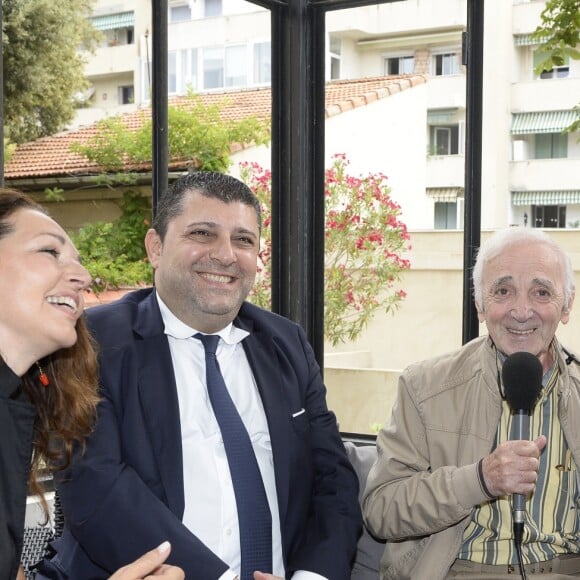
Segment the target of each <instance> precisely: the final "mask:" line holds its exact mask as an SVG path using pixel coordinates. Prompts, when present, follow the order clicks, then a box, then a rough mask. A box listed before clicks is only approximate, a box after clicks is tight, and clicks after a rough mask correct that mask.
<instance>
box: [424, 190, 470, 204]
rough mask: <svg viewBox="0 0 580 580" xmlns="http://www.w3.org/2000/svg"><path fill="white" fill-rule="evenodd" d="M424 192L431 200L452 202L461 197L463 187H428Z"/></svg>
mask: <svg viewBox="0 0 580 580" xmlns="http://www.w3.org/2000/svg"><path fill="white" fill-rule="evenodd" d="M425 193H426V194H427V197H430V198H431V199H432V200H433V201H443V202H454V201H457V198H458V197H463V187H428V188H427V190H426V192H425Z"/></svg>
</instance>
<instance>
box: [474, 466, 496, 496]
mask: <svg viewBox="0 0 580 580" xmlns="http://www.w3.org/2000/svg"><path fill="white" fill-rule="evenodd" d="M477 478H478V479H479V485H481V490H482V491H483V493H485V495H487V497H489V499H494V498H495V496H494V495H493V494H492V493H491V492H490V491H489V489H487V485H485V478H484V477H483V459H480V460H479V463H478V464H477Z"/></svg>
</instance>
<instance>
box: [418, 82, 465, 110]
mask: <svg viewBox="0 0 580 580" xmlns="http://www.w3.org/2000/svg"><path fill="white" fill-rule="evenodd" d="M465 82H466V79H465V76H464V75H462V74H458V75H450V76H440V77H436V76H432V77H430V78H429V80H428V81H427V89H428V91H427V108H428V109H429V110H431V109H465Z"/></svg>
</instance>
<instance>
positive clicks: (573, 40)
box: [532, 0, 580, 132]
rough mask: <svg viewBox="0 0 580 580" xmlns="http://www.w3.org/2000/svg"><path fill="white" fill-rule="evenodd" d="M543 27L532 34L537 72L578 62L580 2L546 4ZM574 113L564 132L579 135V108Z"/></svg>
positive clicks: (562, 0) (566, 0)
mask: <svg viewBox="0 0 580 580" xmlns="http://www.w3.org/2000/svg"><path fill="white" fill-rule="evenodd" d="M541 19H542V23H541V24H540V25H539V26H538V27H537V28H536V30H535V32H534V33H533V34H532V38H534V40H537V41H538V42H540V43H541V45H540V47H539V49H538V51H537V53H536V54H537V58H538V59H539V60H538V63H537V66H536V72H537V73H538V74H539V73H541V72H542V71H548V70H551V69H552V68H554V66H562V65H563V64H564V63H565V62H566V61H567V60H568V59H570V58H572V59H575V60H579V59H580V50H578V45H579V44H580V1H579V0H548V1H547V2H546V6H545V8H544V10H543V11H542V14H541ZM574 109H575V110H576V111H577V113H578V118H577V120H576V121H574V123H572V125H570V126H569V127H567V128H566V132H572V131H580V104H578V105H576V106H575V107H574Z"/></svg>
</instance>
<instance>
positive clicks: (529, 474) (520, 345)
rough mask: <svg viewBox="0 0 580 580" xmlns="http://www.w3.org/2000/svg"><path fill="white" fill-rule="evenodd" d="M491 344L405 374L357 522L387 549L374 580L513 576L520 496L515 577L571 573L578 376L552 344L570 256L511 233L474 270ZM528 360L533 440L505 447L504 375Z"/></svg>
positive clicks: (563, 317)
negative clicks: (510, 362) (535, 381)
mask: <svg viewBox="0 0 580 580" xmlns="http://www.w3.org/2000/svg"><path fill="white" fill-rule="evenodd" d="M473 284H474V296H475V303H476V307H477V311H478V314H479V319H480V321H481V322H485V323H486V325H487V330H488V336H483V337H480V338H477V339H475V340H473V341H471V342H470V343H468V344H466V345H465V346H463V347H462V348H461V349H459V350H458V351H456V352H453V353H451V354H447V355H443V356H440V357H437V358H435V359H432V360H428V361H423V362H420V363H418V364H414V365H412V366H410V367H409V368H407V369H406V370H405V371H404V372H403V374H402V376H401V378H400V382H399V391H398V397H397V401H396V403H395V405H394V408H393V412H392V417H391V419H390V421H388V422H387V424H386V425H385V427H384V428H383V429H382V430H381V432H380V434H379V436H378V443H377V445H378V459H377V461H376V463H375V465H374V466H373V468H372V469H371V472H370V475H369V478H368V482H367V487H366V490H365V499H364V505H363V514H364V517H365V520H366V523H367V525H368V527H369V529H370V530H371V532H372V533H374V534H375V535H377V536H378V537H382V538H386V539H387V540H388V542H387V546H386V549H385V553H384V555H383V558H382V562H381V578H382V579H385V578H392V579H394V580H395V579H396V580H405V579H408V580H439V579H444V578H470V579H472V580H475V579H478V578H503V577H504V576H505V577H506V578H507V577H509V578H514V574H518V575H519V574H520V570H521V569H520V568H519V564H520V561H519V557H518V550H516V549H515V547H514V541H513V532H512V515H511V509H510V505H511V500H512V494H522V495H524V496H525V497H526V498H527V501H526V510H527V515H526V517H525V528H524V534H523V542H522V546H521V552H522V554H521V560H522V565H523V570H522V572H523V574H526V573H542V574H544V576H543V577H544V578H566V577H570V576H578V575H580V556H579V553H580V535H579V530H580V512H579V507H580V503H579V498H578V490H577V465H579V462H580V366H579V365H578V363H577V361H576V359H575V358H574V356H573V355H571V354H570V353H569V352H568V351H567V350H566V349H564V348H563V347H562V346H561V345H560V343H559V342H558V340H557V339H556V337H555V333H556V329H557V327H558V324H559V323H560V322H562V323H563V324H566V323H567V322H568V319H569V317H570V309H571V307H572V303H573V300H574V283H573V272H572V266H571V262H570V258H569V257H568V256H567V254H566V253H565V252H564V251H563V250H562V248H561V247H559V246H558V245H557V244H556V243H555V242H554V241H553V240H552V239H551V238H550V237H549V236H547V235H546V234H544V233H543V232H541V231H538V230H532V229H524V228H509V229H506V230H503V231H499V232H497V233H495V235H493V236H492V237H491V238H490V239H489V240H488V241H487V242H486V243H485V244H484V245H483V246H482V247H481V250H480V252H479V254H478V257H477V262H476V265H475V268H474V271H473ZM516 352H527V353H531V354H532V355H534V356H536V357H537V358H538V359H539V361H540V363H541V367H542V371H543V379H542V391H541V394H540V398H539V401H538V403H537V404H536V405H535V407H534V410H533V412H532V415H531V417H530V423H531V437H530V439H531V440H513V441H512V440H510V426H511V422H512V419H513V416H512V414H511V412H510V409H509V407H508V404H507V402H506V400H505V397H504V394H505V392H504V385H503V384H502V372H501V371H502V365H503V363H504V361H505V360H506V357H507V356H509V355H512V354H513V353H516Z"/></svg>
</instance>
